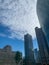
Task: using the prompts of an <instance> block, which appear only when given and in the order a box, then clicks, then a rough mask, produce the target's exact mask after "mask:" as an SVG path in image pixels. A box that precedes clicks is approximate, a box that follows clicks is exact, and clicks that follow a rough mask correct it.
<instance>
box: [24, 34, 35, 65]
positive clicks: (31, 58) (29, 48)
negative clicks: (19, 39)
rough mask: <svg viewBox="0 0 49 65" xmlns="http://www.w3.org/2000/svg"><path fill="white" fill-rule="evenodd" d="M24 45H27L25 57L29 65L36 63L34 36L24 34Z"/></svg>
mask: <svg viewBox="0 0 49 65" xmlns="http://www.w3.org/2000/svg"><path fill="white" fill-rule="evenodd" d="M24 45H25V59H26V60H27V63H28V65H32V63H34V54H33V43H32V36H31V35H29V34H26V35H25V36H24Z"/></svg>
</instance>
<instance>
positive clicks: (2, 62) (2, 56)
mask: <svg viewBox="0 0 49 65" xmlns="http://www.w3.org/2000/svg"><path fill="white" fill-rule="evenodd" d="M14 57H15V52H13V51H12V48H11V46H9V45H7V46H5V47H4V48H3V49H0V65H16V62H15V58H14Z"/></svg>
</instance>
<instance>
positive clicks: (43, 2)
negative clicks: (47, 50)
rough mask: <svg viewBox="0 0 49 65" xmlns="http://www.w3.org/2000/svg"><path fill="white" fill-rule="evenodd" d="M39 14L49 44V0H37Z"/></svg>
mask: <svg viewBox="0 0 49 65" xmlns="http://www.w3.org/2000/svg"><path fill="white" fill-rule="evenodd" d="M37 15H38V18H39V22H40V25H41V27H42V30H43V31H44V33H45V35H46V38H47V41H48V46H49V0H37Z"/></svg>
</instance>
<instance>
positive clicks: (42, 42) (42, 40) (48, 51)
mask: <svg viewBox="0 0 49 65" xmlns="http://www.w3.org/2000/svg"><path fill="white" fill-rule="evenodd" d="M35 31H36V36H37V41H38V45H39V52H40V56H41V57H40V58H41V63H43V64H44V63H48V62H49V48H48V44H47V41H46V37H45V35H44V32H43V31H42V28H38V27H36V28H35Z"/></svg>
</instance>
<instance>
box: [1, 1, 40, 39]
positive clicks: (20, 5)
mask: <svg viewBox="0 0 49 65" xmlns="http://www.w3.org/2000/svg"><path fill="white" fill-rule="evenodd" d="M0 3H1V0H0ZM1 17H2V19H1ZM0 20H1V21H0V22H1V23H3V24H4V25H6V26H8V27H9V28H10V30H11V35H10V36H9V38H18V39H23V37H24V34H26V33H29V34H31V35H32V37H33V39H34V38H35V30H34V28H35V27H36V26H38V27H40V25H39V22H38V18H37V15H36V0H14V1H13V0H4V2H2V3H1V4H0Z"/></svg>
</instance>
